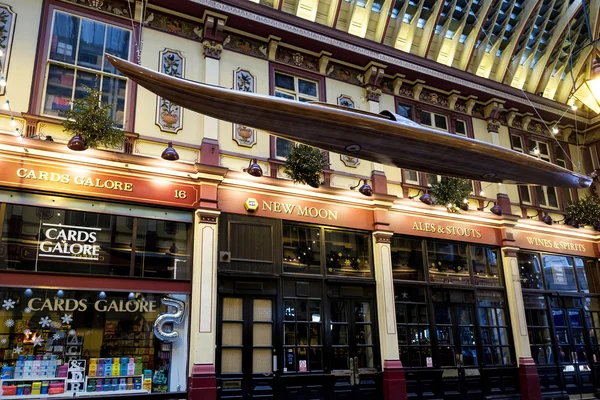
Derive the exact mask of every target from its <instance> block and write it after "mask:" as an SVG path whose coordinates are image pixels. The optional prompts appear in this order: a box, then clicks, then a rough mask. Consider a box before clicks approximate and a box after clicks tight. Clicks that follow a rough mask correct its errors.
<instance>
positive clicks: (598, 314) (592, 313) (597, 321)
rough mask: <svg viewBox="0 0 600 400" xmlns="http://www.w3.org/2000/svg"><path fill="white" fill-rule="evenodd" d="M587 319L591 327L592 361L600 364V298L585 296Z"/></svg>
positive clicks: (588, 325)
mask: <svg viewBox="0 0 600 400" xmlns="http://www.w3.org/2000/svg"><path fill="white" fill-rule="evenodd" d="M584 302H585V307H584V308H585V309H586V310H587V311H586V312H585V319H586V324H587V327H588V329H589V331H588V333H589V341H590V345H591V350H592V354H591V357H590V360H589V361H590V362H591V363H593V364H596V365H598V363H599V362H600V299H599V298H597V297H595V298H590V297H588V298H585V299H584Z"/></svg>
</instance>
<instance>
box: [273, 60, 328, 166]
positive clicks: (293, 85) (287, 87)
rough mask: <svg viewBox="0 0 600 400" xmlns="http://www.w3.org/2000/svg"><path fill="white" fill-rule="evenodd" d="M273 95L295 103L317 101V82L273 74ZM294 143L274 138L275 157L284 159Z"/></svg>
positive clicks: (283, 74) (279, 73)
mask: <svg viewBox="0 0 600 400" xmlns="http://www.w3.org/2000/svg"><path fill="white" fill-rule="evenodd" d="M274 82H275V85H274V88H273V89H274V95H275V96H276V97H281V98H284V99H290V100H297V101H303V102H308V101H319V82H317V81H315V80H310V79H305V78H301V77H297V76H294V75H291V74H286V73H282V72H278V71H277V72H275V80H274ZM293 143H294V142H292V141H290V140H287V139H283V138H279V137H276V138H275V157H276V158H281V159H286V158H287V156H288V155H289V154H290V148H291V146H292V145H293Z"/></svg>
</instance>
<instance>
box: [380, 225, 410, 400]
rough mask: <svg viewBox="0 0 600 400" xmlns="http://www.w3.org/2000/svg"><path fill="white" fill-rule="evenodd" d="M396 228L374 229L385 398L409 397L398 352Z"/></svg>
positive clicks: (402, 399)
mask: <svg viewBox="0 0 600 400" xmlns="http://www.w3.org/2000/svg"><path fill="white" fill-rule="evenodd" d="M391 237H392V232H387V231H376V232H375V233H373V248H374V251H373V255H374V262H375V265H374V267H375V280H376V282H377V284H376V288H377V321H378V325H379V345H380V346H381V360H382V361H383V398H384V399H385V400H388V399H394V400H406V379H405V377H404V369H403V368H402V362H401V361H400V354H399V352H398V333H397V332H396V304H395V301H394V278H393V276H392V255H391V248H390V240H391Z"/></svg>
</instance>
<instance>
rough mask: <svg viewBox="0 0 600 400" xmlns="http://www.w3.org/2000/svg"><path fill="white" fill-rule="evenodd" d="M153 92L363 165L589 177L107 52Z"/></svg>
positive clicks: (577, 183) (523, 178) (388, 120)
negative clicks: (148, 65)
mask: <svg viewBox="0 0 600 400" xmlns="http://www.w3.org/2000/svg"><path fill="white" fill-rule="evenodd" d="M106 57H107V59H108V60H109V61H110V62H111V64H113V65H114V66H115V67H116V68H117V69H118V70H119V71H120V72H122V73H123V74H125V75H126V76H127V77H129V78H130V79H132V80H133V81H135V82H137V83H138V84H139V85H141V86H142V87H144V88H146V89H148V90H150V91H151V92H153V93H155V94H157V95H159V96H161V97H163V98H165V99H168V100H170V101H172V102H174V103H176V104H179V105H181V106H183V107H185V108H188V109H190V110H192V111H196V112H198V113H201V114H204V115H207V116H210V117H213V118H218V119H221V120H224V121H228V122H232V123H236V124H239V125H244V126H248V127H252V128H256V129H260V130H263V131H265V132H268V133H270V134H273V135H275V136H278V137H282V138H285V139H289V140H292V141H295V142H299V143H303V144H306V145H309V146H314V147H318V148H320V149H323V150H328V151H333V152H336V153H340V154H345V155H348V156H352V157H357V158H360V159H363V160H368V161H373V162H377V163H381V164H384V165H390V166H393V167H398V168H407V169H411V170H418V171H423V172H427V173H432V174H438V175H445V176H454V177H460V178H467V179H473V180H480V181H485V182H497V183H513V184H526V185H527V184H529V185H542V186H555V187H565V188H576V189H582V188H587V187H589V186H590V185H591V183H592V178H591V177H589V176H585V175H581V174H578V173H575V172H572V171H569V170H567V169H565V168H562V167H559V166H557V165H554V164H552V163H549V162H546V161H543V160H540V159H538V158H536V157H532V156H530V155H527V154H522V153H519V152H516V151H514V150H512V149H507V148H504V147H501V146H497V145H494V144H491V143H486V142H482V141H479V140H475V139H470V138H466V137H462V136H458V135H454V134H450V133H446V132H442V131H438V130H435V129H431V128H428V127H426V126H421V125H419V124H417V123H415V122H413V121H411V120H409V119H407V118H404V117H401V116H400V115H397V114H395V113H393V112H390V111H383V112H381V113H380V114H374V113H369V112H365V111H361V110H356V109H349V108H346V107H342V106H337V105H331V104H326V103H319V102H309V103H304V102H298V101H294V100H288V99H282V98H279V97H272V96H264V95H260V94H256V93H248V92H242V91H237V90H232V89H227V88H223V87H218V86H212V85H207V84H203V83H199V82H193V81H189V80H185V79H181V78H176V77H172V76H169V75H165V74H162V73H159V72H156V71H153V70H150V69H148V68H144V67H142V66H139V65H137V64H134V63H132V62H129V61H126V60H122V59H120V58H117V57H114V56H110V55H106Z"/></svg>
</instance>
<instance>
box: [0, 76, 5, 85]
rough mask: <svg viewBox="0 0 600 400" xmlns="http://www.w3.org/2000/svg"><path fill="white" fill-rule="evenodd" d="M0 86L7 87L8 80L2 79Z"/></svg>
mask: <svg viewBox="0 0 600 400" xmlns="http://www.w3.org/2000/svg"><path fill="white" fill-rule="evenodd" d="M0 86H2V87H4V86H6V79H4V77H2V78H0Z"/></svg>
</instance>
